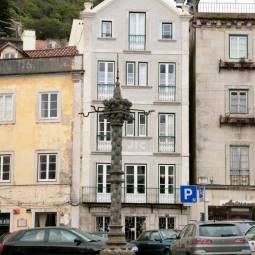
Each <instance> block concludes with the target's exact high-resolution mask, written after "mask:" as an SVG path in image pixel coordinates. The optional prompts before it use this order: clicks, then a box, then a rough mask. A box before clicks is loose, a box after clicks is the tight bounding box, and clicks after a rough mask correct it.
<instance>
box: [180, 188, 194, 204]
mask: <svg viewBox="0 0 255 255" xmlns="http://www.w3.org/2000/svg"><path fill="white" fill-rule="evenodd" d="M180 193H181V203H183V204H185V203H187V204H192V203H196V202H197V186H195V185H187V186H180Z"/></svg>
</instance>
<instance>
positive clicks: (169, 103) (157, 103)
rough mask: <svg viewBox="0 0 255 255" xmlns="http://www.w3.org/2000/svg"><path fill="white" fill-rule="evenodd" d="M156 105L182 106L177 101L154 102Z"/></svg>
mask: <svg viewBox="0 0 255 255" xmlns="http://www.w3.org/2000/svg"><path fill="white" fill-rule="evenodd" d="M153 104H155V105H181V102H177V101H154V102H153Z"/></svg>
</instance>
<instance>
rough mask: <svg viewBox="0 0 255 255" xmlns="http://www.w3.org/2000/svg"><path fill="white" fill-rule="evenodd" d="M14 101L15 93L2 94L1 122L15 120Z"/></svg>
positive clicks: (0, 100) (0, 96) (0, 97)
mask: <svg viewBox="0 0 255 255" xmlns="http://www.w3.org/2000/svg"><path fill="white" fill-rule="evenodd" d="M13 101H14V100H13V94H0V122H11V121H13V119H14V116H13V115H14V114H13V112H14V110H13V108H14V102H13Z"/></svg>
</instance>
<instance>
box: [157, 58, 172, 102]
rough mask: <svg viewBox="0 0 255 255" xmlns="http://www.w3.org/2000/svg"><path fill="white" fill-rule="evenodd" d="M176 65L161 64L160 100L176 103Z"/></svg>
mask: <svg viewBox="0 0 255 255" xmlns="http://www.w3.org/2000/svg"><path fill="white" fill-rule="evenodd" d="M175 87H176V86H175V64H174V63H160V64H159V100H161V101H175V90H176V88H175Z"/></svg>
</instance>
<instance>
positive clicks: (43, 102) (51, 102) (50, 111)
mask: <svg viewBox="0 0 255 255" xmlns="http://www.w3.org/2000/svg"><path fill="white" fill-rule="evenodd" d="M39 97H40V106H39V107H40V109H39V117H40V119H41V120H56V119H58V118H59V112H60V110H59V93H58V92H41V93H40V94H39Z"/></svg>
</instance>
